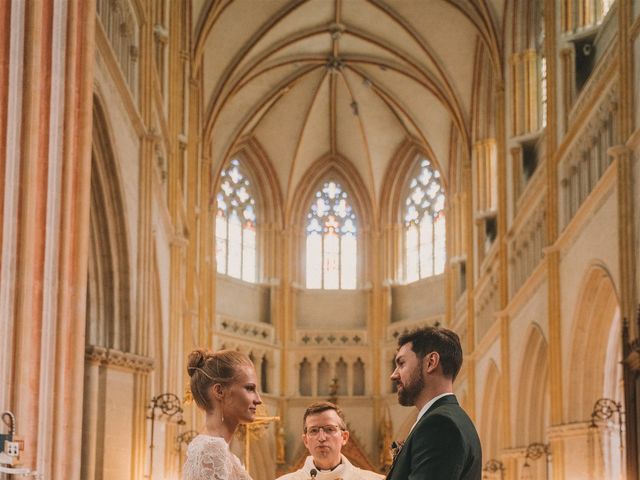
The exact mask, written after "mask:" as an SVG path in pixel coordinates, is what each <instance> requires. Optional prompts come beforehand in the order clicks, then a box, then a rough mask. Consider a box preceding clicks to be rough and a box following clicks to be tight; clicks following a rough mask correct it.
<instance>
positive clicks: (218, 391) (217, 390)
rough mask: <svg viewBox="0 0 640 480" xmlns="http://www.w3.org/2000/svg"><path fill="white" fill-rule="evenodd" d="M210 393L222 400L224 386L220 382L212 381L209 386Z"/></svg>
mask: <svg viewBox="0 0 640 480" xmlns="http://www.w3.org/2000/svg"><path fill="white" fill-rule="evenodd" d="M211 393H212V395H213V398H215V399H216V400H222V398H223V397H224V387H223V386H222V384H220V383H214V384H213V385H212V386H211Z"/></svg>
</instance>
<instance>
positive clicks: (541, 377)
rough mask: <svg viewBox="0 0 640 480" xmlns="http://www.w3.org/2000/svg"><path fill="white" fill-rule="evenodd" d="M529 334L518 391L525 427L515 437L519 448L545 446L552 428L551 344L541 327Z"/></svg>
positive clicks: (518, 409)
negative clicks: (549, 425) (545, 440)
mask: <svg viewBox="0 0 640 480" xmlns="http://www.w3.org/2000/svg"><path fill="white" fill-rule="evenodd" d="M528 330H529V331H528V332H527V336H526V338H527V342H526V344H525V345H526V346H525V348H524V350H523V355H522V360H521V363H520V370H519V371H520V376H519V385H518V390H517V391H518V394H517V395H518V400H517V402H518V403H517V404H516V418H518V419H519V421H520V422H521V425H522V427H523V428H520V429H518V430H517V431H516V434H515V435H516V438H515V444H516V445H518V446H526V445H528V444H530V443H531V442H542V441H543V440H544V439H545V437H546V428H547V427H548V424H549V405H548V393H549V392H548V377H549V357H548V353H547V350H548V344H547V340H546V339H545V338H544V334H543V333H542V330H541V329H540V326H539V325H537V324H535V323H532V324H531V325H530V326H529V329H528Z"/></svg>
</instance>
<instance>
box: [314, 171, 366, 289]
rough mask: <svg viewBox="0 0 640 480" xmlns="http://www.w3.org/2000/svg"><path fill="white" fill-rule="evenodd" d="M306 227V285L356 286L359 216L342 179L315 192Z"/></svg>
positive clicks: (328, 183) (319, 286) (347, 287)
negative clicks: (341, 181) (341, 183)
mask: <svg viewBox="0 0 640 480" xmlns="http://www.w3.org/2000/svg"><path fill="white" fill-rule="evenodd" d="M305 230H306V236H307V238H306V286H307V288H322V289H354V288H356V274H357V253H358V239H357V233H358V232H357V218H356V214H355V212H354V210H353V208H352V206H351V203H350V202H349V195H348V193H347V192H346V191H344V189H343V188H342V186H341V185H340V184H339V183H337V182H334V181H328V182H325V183H324V185H323V186H322V188H321V189H319V190H318V191H317V192H316V193H315V195H314V200H313V203H312V204H311V206H310V208H309V211H308V213H307V224H306V229H305Z"/></svg>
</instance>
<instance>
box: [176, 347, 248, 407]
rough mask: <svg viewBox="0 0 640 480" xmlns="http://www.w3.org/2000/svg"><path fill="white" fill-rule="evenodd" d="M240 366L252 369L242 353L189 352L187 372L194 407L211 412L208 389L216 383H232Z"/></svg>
mask: <svg viewBox="0 0 640 480" xmlns="http://www.w3.org/2000/svg"><path fill="white" fill-rule="evenodd" d="M242 366H250V367H253V363H252V362H251V360H250V359H249V357H247V356H246V355H245V354H244V353H240V352H236V351H235V350H220V351H218V352H210V351H208V350H194V351H193V352H191V353H190V354H189V358H188V359H187V372H188V373H189V376H190V377H191V394H192V395H193V399H194V400H195V402H196V405H198V406H199V407H200V408H202V409H203V410H205V411H207V412H208V411H211V410H213V403H212V402H211V398H210V397H209V389H210V388H211V387H212V386H213V385H215V384H216V383H219V384H221V385H229V384H230V383H233V381H234V379H235V378H236V375H237V374H238V370H239V369H240V367H242Z"/></svg>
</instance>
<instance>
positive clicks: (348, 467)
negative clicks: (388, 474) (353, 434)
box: [277, 455, 384, 480]
mask: <svg viewBox="0 0 640 480" xmlns="http://www.w3.org/2000/svg"><path fill="white" fill-rule="evenodd" d="M341 457H342V463H341V464H340V465H338V466H337V467H336V468H334V469H333V470H331V471H327V470H323V471H320V470H318V469H317V468H316V466H315V465H314V464H313V457H311V456H309V457H307V459H306V460H305V462H304V465H303V466H302V468H301V469H300V470H298V471H296V472H293V473H287V474H286V475H283V476H281V477H279V478H278V479H277V480H309V479H310V478H311V473H310V472H311V470H313V469H315V470H316V471H317V472H318V474H317V475H316V477H315V479H316V480H380V479H381V478H384V476H383V475H380V474H377V473H375V472H371V471H369V470H362V469H361V468H358V467H355V466H353V465H352V464H351V462H349V460H347V458H346V457H345V456H344V455H341Z"/></svg>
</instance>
